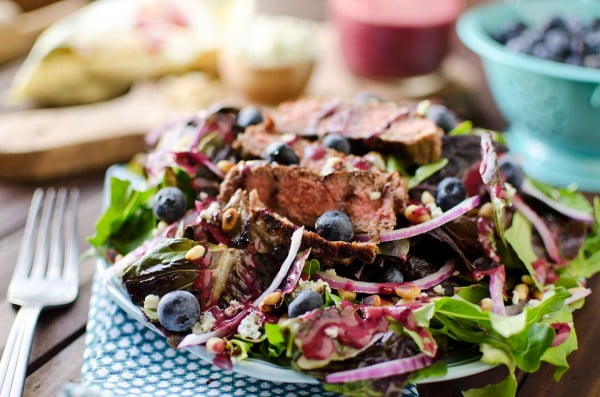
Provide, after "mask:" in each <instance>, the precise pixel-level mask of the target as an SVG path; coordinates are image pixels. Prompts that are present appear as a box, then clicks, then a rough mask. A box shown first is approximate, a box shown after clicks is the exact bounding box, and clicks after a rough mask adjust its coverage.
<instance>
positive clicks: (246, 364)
mask: <svg viewBox="0 0 600 397" xmlns="http://www.w3.org/2000/svg"><path fill="white" fill-rule="evenodd" d="M96 267H97V270H98V273H99V274H102V273H103V272H104V271H105V270H106V269H107V268H108V267H109V264H108V262H106V261H105V260H104V259H102V258H98V261H97V265H96ZM103 284H104V286H105V287H106V290H107V291H108V294H109V295H110V297H111V298H112V300H113V301H114V302H115V303H116V304H117V305H118V306H119V307H120V308H121V309H123V310H124V311H125V312H126V313H127V314H128V315H129V316H130V317H132V318H134V319H135V320H137V321H139V322H140V323H142V324H144V325H145V326H146V327H148V328H150V329H151V330H152V331H154V332H156V333H157V334H160V335H162V333H161V332H160V330H159V329H158V328H156V327H155V326H154V325H153V324H152V323H150V322H148V321H147V320H146V317H145V316H144V314H143V313H142V311H141V309H140V308H139V307H138V306H136V305H135V304H134V303H133V302H132V301H131V300H130V299H129V296H128V295H127V292H126V291H125V289H124V288H123V287H122V286H121V283H120V281H119V280H117V279H116V278H111V279H108V280H103ZM184 350H188V351H189V352H191V353H192V354H194V355H196V356H198V357H200V358H201V359H202V360H204V361H207V362H212V359H213V357H214V356H213V355H212V354H211V353H209V352H208V351H207V350H206V349H205V348H204V346H194V347H188V348H185V349H184ZM445 361H446V364H447V365H448V372H447V373H446V375H444V376H442V377H437V378H426V379H422V380H420V381H419V382H418V383H432V382H442V381H446V380H451V379H457V378H463V377H466V376H470V375H474V374H478V373H480V372H484V371H487V370H488V369H491V368H492V366H490V365H487V364H484V363H482V362H481V361H479V357H478V356H476V355H475V356H473V355H472V356H470V357H469V356H467V357H466V358H458V357H448V358H446V359H445ZM233 371H234V372H237V373H240V374H244V375H248V376H253V377H255V378H258V379H263V380H268V381H271V382H284V383H312V384H317V383H319V381H318V380H317V379H315V378H313V377H310V376H307V375H304V374H303V373H301V372H297V371H294V370H292V369H289V368H284V367H281V366H279V365H275V364H271V363H269V362H266V361H262V360H256V359H251V358H249V359H246V360H243V361H240V362H238V363H236V364H234V365H233Z"/></svg>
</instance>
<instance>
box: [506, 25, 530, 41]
mask: <svg viewBox="0 0 600 397" xmlns="http://www.w3.org/2000/svg"><path fill="white" fill-rule="evenodd" d="M526 29H527V25H525V24H524V23H523V22H521V21H517V22H512V23H510V24H508V25H507V26H506V28H505V29H504V36H505V37H506V40H510V39H512V38H514V37H517V36H518V35H520V34H521V33H523V32H524V31H525V30H526Z"/></svg>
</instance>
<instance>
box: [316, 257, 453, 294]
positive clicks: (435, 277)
mask: <svg viewBox="0 0 600 397" xmlns="http://www.w3.org/2000/svg"><path fill="white" fill-rule="evenodd" d="M453 273H454V264H453V263H447V264H445V265H444V266H442V267H441V268H440V269H439V270H438V271H437V272H435V273H432V274H430V275H428V276H425V277H423V278H420V279H418V280H413V281H409V282H406V283H369V282H366V281H356V280H352V279H349V278H345V277H341V276H338V275H336V274H331V273H329V272H319V273H317V277H319V278H320V279H322V280H323V281H325V282H326V283H327V284H329V286H330V287H331V288H334V289H343V290H345V291H353V292H361V293H365V294H388V295H389V294H395V292H396V289H397V288H402V287H408V286H411V285H416V286H417V287H419V288H421V289H428V288H431V287H433V286H436V285H438V284H439V283H441V282H442V281H444V280H446V279H447V278H449V277H450V276H452V274H453Z"/></svg>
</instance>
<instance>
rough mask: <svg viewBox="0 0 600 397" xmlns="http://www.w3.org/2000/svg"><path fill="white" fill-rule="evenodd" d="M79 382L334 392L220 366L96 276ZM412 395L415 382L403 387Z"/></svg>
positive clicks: (121, 388) (263, 396)
mask: <svg viewBox="0 0 600 397" xmlns="http://www.w3.org/2000/svg"><path fill="white" fill-rule="evenodd" d="M81 372H82V375H81V380H82V383H83V384H84V385H85V386H87V387H89V388H90V390H94V391H96V392H98V391H100V390H104V391H105V392H107V393H110V394H111V395H117V396H118V395H126V396H152V397H154V396H173V397H183V396H194V397H205V396H206V397H209V396H215V397H234V396H243V397H249V396H256V397H269V396H335V395H334V394H332V393H328V392H326V391H324V390H323V389H322V388H321V387H320V386H319V385H306V384H290V383H273V382H266V381H263V380H259V379H255V378H251V377H247V376H244V375H238V374H236V373H234V372H231V371H223V370H220V369H218V368H217V367H215V366H213V365H212V364H208V363H205V362H204V361H202V360H200V359H199V358H198V357H196V356H194V355H192V354H191V353H188V352H180V351H176V350H173V349H171V348H170V347H169V346H168V345H167V343H166V341H165V340H164V338H163V337H162V336H160V335H157V334H156V333H154V332H153V331H151V330H149V329H148V328H146V327H145V326H144V325H142V324H140V323H138V322H137V321H135V320H133V319H131V318H129V317H128V316H127V314H126V313H125V312H124V311H122V310H121V309H120V308H119V307H118V306H117V305H116V304H115V303H114V302H112V301H111V299H110V297H109V295H108V293H107V292H106V290H105V289H104V287H103V286H102V283H101V282H100V280H99V279H98V277H96V279H95V280H94V285H93V288H92V297H91V299H90V312H89V320H88V324H87V334H86V340H85V352H84V360H83V367H82V369H81ZM402 395H403V396H405V397H418V393H417V390H416V387H414V386H412V385H411V386H409V387H407V388H406V389H404V390H403V392H402Z"/></svg>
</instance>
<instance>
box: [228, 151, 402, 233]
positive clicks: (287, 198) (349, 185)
mask: <svg viewBox="0 0 600 397" xmlns="http://www.w3.org/2000/svg"><path fill="white" fill-rule="evenodd" d="M238 189H244V190H246V191H252V190H256V192H257V195H258V198H259V199H260V201H262V202H263V203H265V205H266V207H267V208H268V209H270V210H272V211H274V212H276V213H278V214H281V215H283V216H285V217H286V218H288V219H290V220H291V221H292V222H294V223H296V224H300V225H304V226H308V227H314V224H315V221H316V220H317V218H318V217H319V216H321V215H322V214H323V213H324V212H326V211H330V210H340V211H343V212H345V213H347V214H348V215H349V216H350V218H351V220H352V223H353V225H354V229H355V232H357V233H369V234H371V235H372V236H373V237H375V238H376V237H377V235H378V234H379V232H380V231H382V230H390V229H393V228H394V227H395V226H396V212H398V211H400V210H401V209H402V208H403V206H404V200H405V199H406V196H407V190H406V183H405V181H404V180H403V179H402V178H401V177H400V176H399V175H398V174H397V173H390V174H387V173H383V172H371V171H336V172H331V173H329V174H326V175H321V174H319V173H317V172H315V171H314V170H311V169H309V168H306V167H301V166H280V165H277V164H265V163H249V162H246V163H244V162H242V163H239V164H237V165H236V166H235V167H233V168H232V169H231V170H230V171H229V172H228V173H227V175H226V177H225V180H224V181H223V182H222V183H221V190H220V194H219V200H220V201H221V202H226V201H228V200H229V199H230V198H231V196H232V195H233V194H234V193H235V191H236V190H238Z"/></svg>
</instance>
